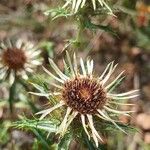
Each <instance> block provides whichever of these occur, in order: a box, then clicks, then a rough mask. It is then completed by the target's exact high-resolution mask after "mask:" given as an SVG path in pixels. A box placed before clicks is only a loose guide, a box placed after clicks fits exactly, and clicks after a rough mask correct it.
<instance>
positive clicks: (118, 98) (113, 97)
mask: <svg viewBox="0 0 150 150" xmlns="http://www.w3.org/2000/svg"><path fill="white" fill-rule="evenodd" d="M138 96H139V94H136V95H129V96H122V97H121V96H118V97H117V96H112V95H110V94H107V98H111V99H114V100H127V99H131V98H135V97H138Z"/></svg>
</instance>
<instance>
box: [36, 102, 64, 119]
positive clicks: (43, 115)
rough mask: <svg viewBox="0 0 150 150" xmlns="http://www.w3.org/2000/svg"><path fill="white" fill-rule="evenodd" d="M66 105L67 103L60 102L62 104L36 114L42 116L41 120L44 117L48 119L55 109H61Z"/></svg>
mask: <svg viewBox="0 0 150 150" xmlns="http://www.w3.org/2000/svg"><path fill="white" fill-rule="evenodd" d="M63 105H65V103H64V102H63V101H60V103H58V104H56V105H55V106H53V107H51V108H49V109H46V110H42V111H40V112H38V113H36V115H39V114H42V115H41V117H40V120H42V119H43V118H44V117H46V116H47V115H48V114H49V113H51V112H52V111H54V110H55V109H57V108H59V107H61V106H63Z"/></svg>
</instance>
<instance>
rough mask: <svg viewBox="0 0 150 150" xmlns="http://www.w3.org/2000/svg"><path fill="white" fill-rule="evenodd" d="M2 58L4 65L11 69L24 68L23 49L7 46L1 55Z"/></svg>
mask: <svg viewBox="0 0 150 150" xmlns="http://www.w3.org/2000/svg"><path fill="white" fill-rule="evenodd" d="M2 60H3V62H4V64H5V65H6V66H8V67H9V68H10V69H13V70H19V69H23V68H24V64H25V62H26V56H25V53H24V52H23V50H21V49H17V48H8V49H7V50H5V51H4V53H3V55H2Z"/></svg>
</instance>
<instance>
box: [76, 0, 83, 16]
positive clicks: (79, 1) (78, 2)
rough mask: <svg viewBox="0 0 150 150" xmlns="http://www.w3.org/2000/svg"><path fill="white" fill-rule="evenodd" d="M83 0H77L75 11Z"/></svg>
mask: <svg viewBox="0 0 150 150" xmlns="http://www.w3.org/2000/svg"><path fill="white" fill-rule="evenodd" d="M81 2H82V0H77V2H76V6H75V13H76V12H77V11H78V9H79V7H80V4H81Z"/></svg>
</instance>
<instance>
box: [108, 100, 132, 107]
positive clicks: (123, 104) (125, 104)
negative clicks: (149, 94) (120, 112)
mask: <svg viewBox="0 0 150 150" xmlns="http://www.w3.org/2000/svg"><path fill="white" fill-rule="evenodd" d="M108 103H110V104H115V105H122V106H134V105H135V104H128V103H118V102H114V101H108Z"/></svg>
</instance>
